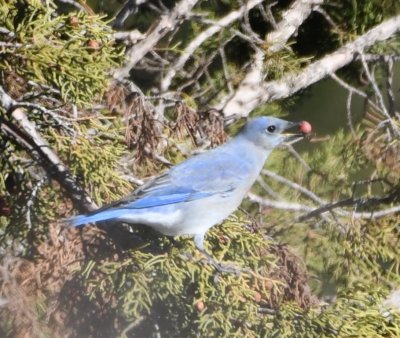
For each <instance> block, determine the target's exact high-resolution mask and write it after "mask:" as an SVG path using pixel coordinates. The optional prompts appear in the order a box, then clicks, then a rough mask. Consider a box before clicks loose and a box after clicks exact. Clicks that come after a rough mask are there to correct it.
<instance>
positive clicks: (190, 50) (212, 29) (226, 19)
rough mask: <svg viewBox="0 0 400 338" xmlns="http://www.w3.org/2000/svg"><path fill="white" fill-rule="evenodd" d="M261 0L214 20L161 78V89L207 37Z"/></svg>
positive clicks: (254, 0) (164, 89) (170, 80)
mask: <svg viewBox="0 0 400 338" xmlns="http://www.w3.org/2000/svg"><path fill="white" fill-rule="evenodd" d="M262 2H263V0H250V1H248V2H247V3H246V4H245V5H244V6H241V7H240V8H239V9H238V10H236V11H233V12H230V13H229V14H228V15H226V16H224V17H223V18H222V19H221V20H219V21H217V22H215V23H214V24H213V25H212V26H210V27H209V28H207V29H206V30H205V31H203V32H201V33H200V34H199V35H197V37H196V38H195V39H194V40H192V42H191V43H190V44H189V45H188V46H187V47H186V48H185V50H184V51H183V52H182V54H181V56H180V57H179V59H178V60H177V61H176V62H175V63H174V64H173V65H172V66H171V67H170V69H169V71H168V73H167V74H166V75H165V76H164V78H163V79H162V80H161V91H162V92H165V91H167V90H168V88H169V87H170V85H171V82H172V79H173V78H174V77H175V75H176V74H177V72H179V71H180V70H181V69H182V68H183V67H184V66H185V64H186V62H187V61H188V60H189V58H190V57H191V56H192V55H193V53H194V52H195V51H196V49H197V48H199V47H200V46H201V45H202V44H203V43H204V42H205V41H206V40H207V39H209V38H210V37H212V36H213V35H215V34H216V33H218V32H220V31H221V30H222V29H223V28H225V27H227V26H229V25H230V24H231V23H232V22H234V21H236V20H238V19H240V18H241V17H242V16H243V15H244V13H246V12H247V11H249V10H250V9H252V8H253V7H255V6H257V5H259V4H260V3H262Z"/></svg>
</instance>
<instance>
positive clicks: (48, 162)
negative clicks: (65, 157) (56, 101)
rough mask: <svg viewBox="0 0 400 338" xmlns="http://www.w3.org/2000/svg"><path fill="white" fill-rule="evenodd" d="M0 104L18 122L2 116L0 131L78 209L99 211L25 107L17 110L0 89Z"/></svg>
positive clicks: (9, 98) (10, 99)
mask: <svg viewBox="0 0 400 338" xmlns="http://www.w3.org/2000/svg"><path fill="white" fill-rule="evenodd" d="M0 103H1V105H2V106H3V107H4V108H5V109H6V110H7V111H8V112H10V115H11V117H12V118H13V120H14V121H15V123H11V122H10V121H7V120H6V119H5V118H4V117H3V116H1V115H0V130H1V131H2V132H3V133H5V134H6V135H7V136H8V137H9V138H10V139H11V140H13V141H14V142H16V143H17V144H19V145H20V146H21V147H23V148H24V149H26V151H27V152H28V154H29V155H30V156H31V157H32V158H33V159H34V160H35V161H37V162H38V163H39V164H40V165H41V166H42V168H43V169H44V170H45V171H46V173H47V175H48V176H49V177H50V178H53V179H55V180H57V181H58V182H59V184H60V185H61V186H62V187H63V188H64V189H65V190H66V192H67V194H68V195H69V196H70V198H71V199H72V201H73V202H74V204H75V206H76V207H77V209H78V210H80V211H82V212H87V211H92V210H95V209H97V206H96V205H95V204H94V202H93V201H92V200H91V199H90V197H89V196H88V195H87V194H86V192H85V191H84V189H83V188H82V187H81V186H79V185H78V184H77V182H76V181H75V180H74V179H73V177H72V175H71V173H70V171H69V170H68V168H67V167H66V166H65V165H64V164H63V163H62V162H61V160H60V159H59V157H58V156H57V155H56V154H55V153H54V152H53V151H52V149H51V147H50V145H49V144H48V143H47V141H46V140H45V139H43V138H42V136H41V135H40V134H39V133H38V132H37V130H36V126H35V125H34V123H33V122H31V121H29V119H28V118H27V116H26V114H25V112H24V111H23V109H22V108H15V107H14V104H15V101H14V100H13V99H12V98H11V97H10V96H9V95H8V94H7V93H6V92H5V91H4V89H3V88H2V87H1V86H0Z"/></svg>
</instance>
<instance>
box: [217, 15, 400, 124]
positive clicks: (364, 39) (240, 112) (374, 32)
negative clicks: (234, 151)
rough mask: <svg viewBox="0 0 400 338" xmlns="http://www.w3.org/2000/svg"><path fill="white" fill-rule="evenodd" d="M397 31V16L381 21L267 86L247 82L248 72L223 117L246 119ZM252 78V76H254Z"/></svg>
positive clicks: (260, 75)
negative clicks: (265, 104)
mask: <svg viewBox="0 0 400 338" xmlns="http://www.w3.org/2000/svg"><path fill="white" fill-rule="evenodd" d="M399 31H400V15H399V16H396V17H394V18H392V19H389V20H386V21H384V22H383V23H381V24H380V25H378V26H376V27H374V28H372V29H371V30H369V31H368V32H366V33H365V34H363V35H362V36H360V37H359V38H357V39H356V40H354V41H353V42H349V43H347V44H346V45H345V46H343V47H341V48H339V49H338V50H337V51H336V52H334V53H332V54H329V55H327V56H325V57H323V58H322V59H320V60H318V61H315V62H314V63H312V64H310V65H309V66H307V67H306V68H305V69H304V70H303V71H302V72H300V73H290V74H288V75H287V76H285V77H283V78H282V79H280V80H276V81H271V82H267V83H259V82H257V83H255V82H251V81H248V82H246V79H247V78H248V77H249V76H250V73H249V74H248V75H247V76H246V77H245V79H244V80H243V82H242V84H241V85H240V86H239V88H238V89H237V91H236V93H235V95H234V96H233V97H232V98H231V99H230V100H229V101H228V102H227V104H226V105H225V107H224V108H223V114H224V115H225V116H226V117H229V116H231V115H235V116H239V117H245V116H247V115H248V114H249V113H250V112H251V111H252V110H253V109H255V108H256V107H258V106H259V105H261V104H264V103H266V102H270V101H274V100H278V99H283V98H286V97H289V96H291V95H293V94H294V93H296V92H298V91H299V90H301V89H304V88H306V87H308V86H310V85H311V84H313V83H315V82H317V81H319V80H321V79H323V78H324V77H326V76H327V75H329V74H332V73H334V72H335V71H337V70H338V69H340V68H342V67H343V66H345V65H347V64H349V63H350V62H352V61H353V60H354V59H355V57H356V56H357V55H358V54H359V53H360V52H362V51H363V50H365V49H366V48H368V47H370V46H372V45H373V44H375V43H377V42H379V41H384V40H387V39H388V38H390V37H391V36H392V35H394V34H396V33H397V32H399ZM252 72H254V69H253V70H252ZM258 72H259V73H260V74H259V75H258V78H262V76H263V74H262V69H258ZM252 76H253V77H254V74H253V75H252Z"/></svg>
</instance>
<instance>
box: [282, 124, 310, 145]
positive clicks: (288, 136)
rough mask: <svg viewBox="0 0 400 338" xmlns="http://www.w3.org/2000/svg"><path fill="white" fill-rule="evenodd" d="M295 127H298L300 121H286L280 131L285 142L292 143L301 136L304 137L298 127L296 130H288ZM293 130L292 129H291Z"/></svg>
mask: <svg viewBox="0 0 400 338" xmlns="http://www.w3.org/2000/svg"><path fill="white" fill-rule="evenodd" d="M295 127H300V122H288V124H287V126H286V127H285V129H284V132H282V134H281V135H282V136H283V138H284V140H283V141H284V142H285V143H289V144H291V143H294V142H297V141H300V140H301V139H302V138H304V136H305V134H304V133H302V132H300V131H299V129H298V130H297V131H298V132H297V133H295V132H290V129H294V128H295ZM286 130H289V132H285V131H286ZM293 131H294V130H293Z"/></svg>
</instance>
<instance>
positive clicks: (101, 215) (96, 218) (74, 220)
mask: <svg viewBox="0 0 400 338" xmlns="http://www.w3.org/2000/svg"><path fill="white" fill-rule="evenodd" d="M120 214H121V211H120V210H116V209H110V210H103V211H100V212H98V213H94V214H89V215H78V216H74V217H71V218H67V219H64V220H63V221H64V223H66V224H68V225H71V226H74V227H82V226H84V225H85V224H88V223H96V222H101V221H110V220H112V219H116V218H118V216H120Z"/></svg>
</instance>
